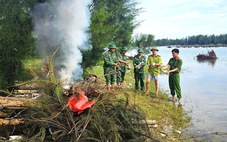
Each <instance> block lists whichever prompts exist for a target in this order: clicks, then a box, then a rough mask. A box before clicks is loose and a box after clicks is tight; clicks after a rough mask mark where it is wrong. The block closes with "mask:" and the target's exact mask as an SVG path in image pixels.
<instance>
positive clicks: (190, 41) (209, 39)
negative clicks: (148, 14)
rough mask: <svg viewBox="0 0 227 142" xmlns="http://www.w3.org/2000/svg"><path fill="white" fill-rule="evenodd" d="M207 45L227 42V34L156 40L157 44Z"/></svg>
mask: <svg viewBox="0 0 227 142" xmlns="http://www.w3.org/2000/svg"><path fill="white" fill-rule="evenodd" d="M196 44H197V45H207V44H227V34H220V35H214V34H213V35H193V36H188V37H186V38H179V39H178V38H177V39H168V38H165V39H158V40H155V45H156V46H168V45H196Z"/></svg>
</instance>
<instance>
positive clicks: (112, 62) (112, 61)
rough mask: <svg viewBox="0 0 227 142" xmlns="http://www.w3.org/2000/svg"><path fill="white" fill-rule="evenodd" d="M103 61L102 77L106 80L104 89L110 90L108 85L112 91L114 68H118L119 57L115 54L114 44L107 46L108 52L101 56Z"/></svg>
mask: <svg viewBox="0 0 227 142" xmlns="http://www.w3.org/2000/svg"><path fill="white" fill-rule="evenodd" d="M103 59H104V65H103V69H104V76H105V79H106V88H107V89H108V90H110V85H111V87H112V89H114V84H115V74H116V67H117V66H118V60H119V55H118V53H117V52H116V46H115V45H114V44H110V45H109V51H108V52H106V53H104V54H103Z"/></svg>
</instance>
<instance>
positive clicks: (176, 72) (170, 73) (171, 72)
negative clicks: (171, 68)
mask: <svg viewBox="0 0 227 142" xmlns="http://www.w3.org/2000/svg"><path fill="white" fill-rule="evenodd" d="M170 74H179V72H171V73H170Z"/></svg>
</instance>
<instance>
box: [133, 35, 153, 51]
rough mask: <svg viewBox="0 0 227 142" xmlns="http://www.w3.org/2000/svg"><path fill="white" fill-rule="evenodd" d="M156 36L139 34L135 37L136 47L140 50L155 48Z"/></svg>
mask: <svg viewBox="0 0 227 142" xmlns="http://www.w3.org/2000/svg"><path fill="white" fill-rule="evenodd" d="M154 44H155V42H154V35H151V34H138V35H136V36H135V37H134V45H135V46H137V47H139V48H145V47H151V46H154Z"/></svg>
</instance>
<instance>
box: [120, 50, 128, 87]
mask: <svg viewBox="0 0 227 142" xmlns="http://www.w3.org/2000/svg"><path fill="white" fill-rule="evenodd" d="M127 50H128V49H127V47H123V48H122V49H121V60H120V62H121V64H120V67H119V74H118V76H119V78H120V79H119V78H117V84H118V87H119V88H120V89H122V84H123V82H124V80H125V72H126V68H127V67H126V66H127V65H128V64H129V63H128V62H127V59H128V58H127V56H126V55H125V54H126V52H127Z"/></svg>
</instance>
